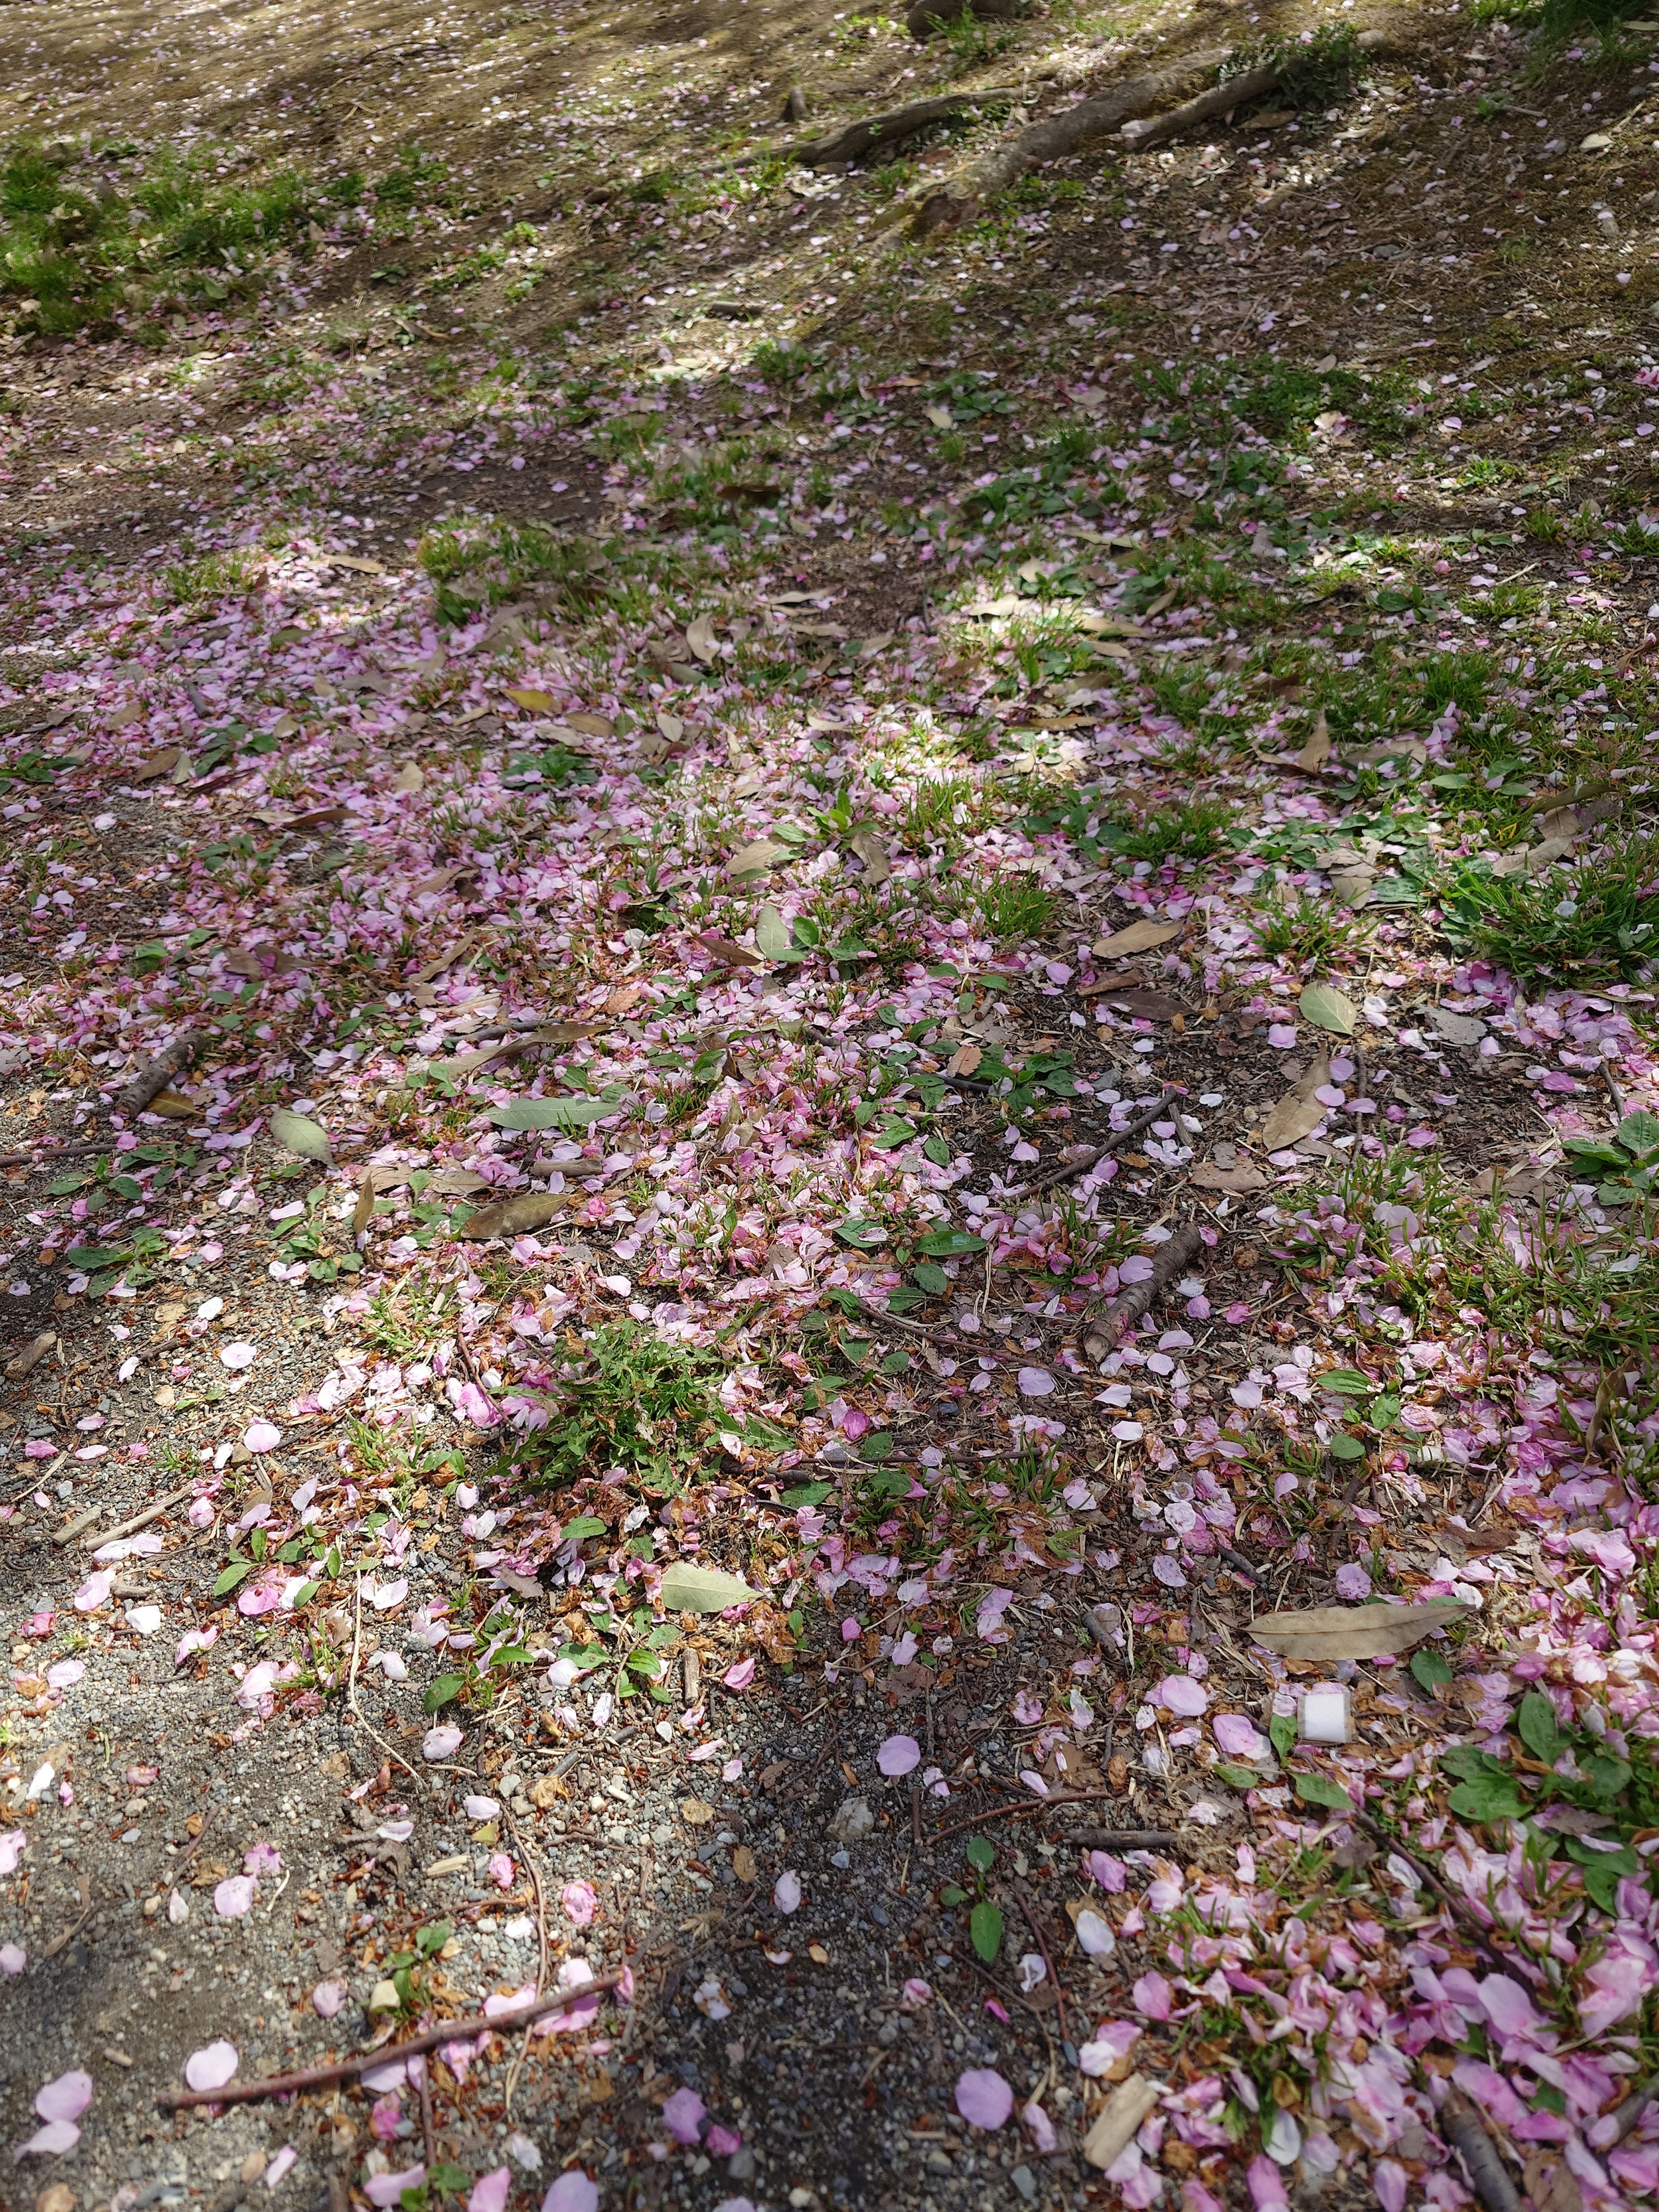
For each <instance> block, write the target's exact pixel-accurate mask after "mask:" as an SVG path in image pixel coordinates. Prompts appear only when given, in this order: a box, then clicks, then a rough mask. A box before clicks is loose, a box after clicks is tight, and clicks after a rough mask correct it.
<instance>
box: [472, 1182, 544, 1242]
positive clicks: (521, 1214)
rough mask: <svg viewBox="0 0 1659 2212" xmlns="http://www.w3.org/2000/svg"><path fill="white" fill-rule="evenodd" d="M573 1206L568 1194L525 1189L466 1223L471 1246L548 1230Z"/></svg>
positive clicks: (485, 1209)
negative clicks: (495, 1238)
mask: <svg viewBox="0 0 1659 2212" xmlns="http://www.w3.org/2000/svg"><path fill="white" fill-rule="evenodd" d="M569 1203H570V1194H569V1193H568V1191H562V1190H559V1191H551V1190H523V1191H520V1192H519V1193H518V1194H516V1196H514V1197H512V1198H505V1199H502V1200H501V1202H500V1204H499V1205H496V1206H480V1207H479V1208H478V1210H477V1212H476V1213H475V1214H473V1215H471V1217H470V1218H469V1219H468V1220H467V1221H466V1222H465V1224H464V1225H463V1227H462V1230H461V1234H462V1236H463V1237H465V1239H466V1241H467V1243H469V1244H483V1243H489V1240H490V1238H491V1237H524V1236H527V1235H528V1234H529V1233H530V1231H532V1230H534V1229H544V1228H545V1227H546V1226H547V1225H548V1223H549V1222H550V1221H551V1220H552V1219H553V1218H554V1216H555V1215H556V1214H558V1213H562V1212H563V1211H564V1209H565V1207H566V1206H568V1204H569Z"/></svg>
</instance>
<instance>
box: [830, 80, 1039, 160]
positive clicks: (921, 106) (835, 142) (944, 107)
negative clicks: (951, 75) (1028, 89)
mask: <svg viewBox="0 0 1659 2212" xmlns="http://www.w3.org/2000/svg"><path fill="white" fill-rule="evenodd" d="M1020 92H1021V87H1020V86H1018V85H1017V84H993V85H987V87H986V88H985V89H984V90H983V91H982V92H947V93H942V94H940V95H939V98H938V99H936V100H912V101H911V103H910V105H909V106H908V107H895V108H892V109H890V111H889V112H888V113H886V114H885V115H865V116H861V117H860V118H859V120H858V121H857V122H856V123H848V124H845V125H843V126H842V129H841V130H839V131H832V132H831V133H830V135H829V137H827V138H809V139H805V140H803V141H802V142H801V143H800V144H799V145H796V146H791V147H789V148H787V149H786V150H787V152H788V154H789V155H791V156H792V158H793V160H795V161H799V162H801V163H802V164H803V165H804V166H805V167H807V168H809V169H828V168H829V167H833V165H834V164H835V163H836V162H837V161H859V160H861V159H862V157H863V156H864V155H866V154H867V153H868V152H869V151H870V149H871V148H872V146H879V147H880V148H881V149H882V151H883V152H885V151H886V149H888V147H890V146H893V145H896V144H897V143H898V142H899V140H900V139H902V138H914V137H915V134H916V133H917V131H926V130H927V128H928V127H929V125H932V124H934V123H943V122H944V121H945V118H947V117H948V116H951V115H959V114H960V113H961V112H962V110H963V108H964V107H986V106H989V105H990V103H991V102H992V101H993V100H1018V98H1019V95H1020Z"/></svg>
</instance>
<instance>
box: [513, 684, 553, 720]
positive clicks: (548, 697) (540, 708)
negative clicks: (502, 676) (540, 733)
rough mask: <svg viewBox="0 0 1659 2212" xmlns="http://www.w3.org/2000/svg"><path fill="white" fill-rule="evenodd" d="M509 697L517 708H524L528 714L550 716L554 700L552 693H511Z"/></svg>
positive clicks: (528, 691) (527, 691)
mask: <svg viewBox="0 0 1659 2212" xmlns="http://www.w3.org/2000/svg"><path fill="white" fill-rule="evenodd" d="M507 697H508V698H509V699H510V700H511V701H512V702H513V705H514V706H515V707H522V708H524V710H525V712H526V714H551V713H552V712H553V707H554V700H553V694H552V693H551V692H550V691H532V690H524V691H509V692H508V693H507Z"/></svg>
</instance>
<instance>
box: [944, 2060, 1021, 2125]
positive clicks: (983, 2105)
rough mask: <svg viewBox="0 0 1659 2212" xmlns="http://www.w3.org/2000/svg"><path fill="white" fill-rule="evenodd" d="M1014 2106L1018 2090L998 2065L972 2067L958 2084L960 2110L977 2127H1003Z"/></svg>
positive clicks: (958, 2110)
mask: <svg viewBox="0 0 1659 2212" xmlns="http://www.w3.org/2000/svg"><path fill="white" fill-rule="evenodd" d="M1013 2109H1014V2093H1013V2091H1012V2089H1011V2088H1010V2087H1008V2084H1007V2083H1006V2081H1004V2080H1003V2078H1002V2076H1001V2075H1000V2074H999V2073H997V2072H996V2070H995V2069H994V2068H993V2067H989V2066H970V2067H969V2069H968V2071H967V2072H966V2073H965V2074H964V2075H962V2077H961V2078H960V2080H959V2081H957V2112H960V2113H961V2114H962V2117H963V2119H964V2120H966V2121H967V2122H968V2123H969V2125H970V2126H972V2127H975V2128H1000V2126H1001V2125H1002V2124H1003V2123H1004V2121H1005V2120H1006V2118H1008V2115H1009V2114H1010V2112H1012V2111H1013Z"/></svg>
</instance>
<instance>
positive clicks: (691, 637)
mask: <svg viewBox="0 0 1659 2212" xmlns="http://www.w3.org/2000/svg"><path fill="white" fill-rule="evenodd" d="M685 642H686V646H687V647H688V649H689V650H690V652H691V653H692V654H693V655H694V656H695V657H696V659H698V660H700V661H702V665H703V666H704V667H705V668H707V667H708V664H709V662H710V661H711V660H713V659H714V657H715V656H716V654H717V653H719V652H720V647H719V646H718V645H716V644H715V642H714V617H713V615H699V616H698V617H697V618H696V622H694V623H689V624H688V625H687V628H686V632H685Z"/></svg>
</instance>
